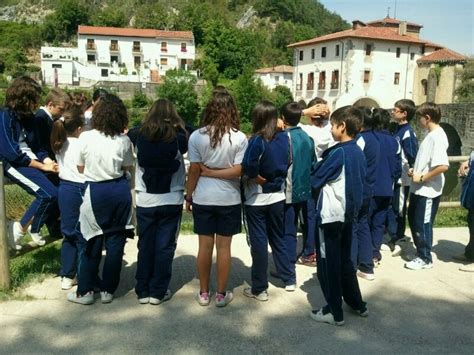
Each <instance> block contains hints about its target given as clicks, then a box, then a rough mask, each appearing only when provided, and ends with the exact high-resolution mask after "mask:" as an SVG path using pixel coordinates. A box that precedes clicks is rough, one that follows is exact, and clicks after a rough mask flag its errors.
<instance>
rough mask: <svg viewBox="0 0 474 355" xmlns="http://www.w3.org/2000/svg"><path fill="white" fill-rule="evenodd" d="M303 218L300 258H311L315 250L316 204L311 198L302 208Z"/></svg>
mask: <svg viewBox="0 0 474 355" xmlns="http://www.w3.org/2000/svg"><path fill="white" fill-rule="evenodd" d="M303 218H304V220H305V228H304V229H303V232H304V234H303V251H302V256H303V257H308V256H313V255H314V250H315V229H316V202H315V201H314V199H313V198H310V199H309V200H308V201H306V205H305V206H303Z"/></svg>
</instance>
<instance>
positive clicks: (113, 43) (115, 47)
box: [110, 39, 119, 51]
mask: <svg viewBox="0 0 474 355" xmlns="http://www.w3.org/2000/svg"><path fill="white" fill-rule="evenodd" d="M110 50H111V51H118V50H119V47H118V41H117V40H116V39H112V40H111V41H110Z"/></svg>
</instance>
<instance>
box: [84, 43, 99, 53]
mask: <svg viewBox="0 0 474 355" xmlns="http://www.w3.org/2000/svg"><path fill="white" fill-rule="evenodd" d="M96 50H97V48H96V46H95V43H87V44H86V51H87V52H95V51H96Z"/></svg>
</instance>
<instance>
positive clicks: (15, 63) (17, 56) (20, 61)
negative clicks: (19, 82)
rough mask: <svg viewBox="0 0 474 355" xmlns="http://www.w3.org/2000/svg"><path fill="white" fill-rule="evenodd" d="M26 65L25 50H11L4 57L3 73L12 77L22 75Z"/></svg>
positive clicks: (19, 48)
mask: <svg viewBox="0 0 474 355" xmlns="http://www.w3.org/2000/svg"><path fill="white" fill-rule="evenodd" d="M26 63H28V58H27V57H26V54H25V50H24V49H23V48H21V47H19V46H17V47H15V48H12V49H10V50H9V51H7V53H6V55H5V59H4V66H5V73H6V74H9V75H11V76H12V77H18V76H20V75H23V74H25V72H26Z"/></svg>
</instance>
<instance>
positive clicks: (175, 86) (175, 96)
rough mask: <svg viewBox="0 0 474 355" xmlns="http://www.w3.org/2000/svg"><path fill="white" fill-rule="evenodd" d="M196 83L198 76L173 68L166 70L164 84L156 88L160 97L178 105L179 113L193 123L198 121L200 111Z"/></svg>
mask: <svg viewBox="0 0 474 355" xmlns="http://www.w3.org/2000/svg"><path fill="white" fill-rule="evenodd" d="M196 83H197V78H196V77H195V76H194V75H192V74H191V73H189V72H187V71H185V70H182V69H172V70H168V71H167V72H166V76H165V80H164V83H163V85H160V86H159V87H158V88H157V90H156V93H157V95H158V97H159V98H161V99H168V100H170V101H171V102H172V103H173V104H174V105H175V106H176V110H177V111H178V114H179V115H180V116H181V117H182V118H183V119H184V120H185V121H186V122H187V123H189V124H191V125H194V124H195V123H196V122H197V115H198V111H199V106H198V99H197V94H196V90H195V86H196Z"/></svg>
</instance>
